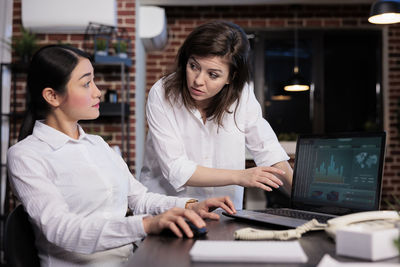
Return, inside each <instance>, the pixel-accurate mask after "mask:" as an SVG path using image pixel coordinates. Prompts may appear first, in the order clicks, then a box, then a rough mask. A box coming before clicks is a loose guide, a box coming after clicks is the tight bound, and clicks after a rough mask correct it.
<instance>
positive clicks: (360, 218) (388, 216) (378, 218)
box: [234, 210, 400, 240]
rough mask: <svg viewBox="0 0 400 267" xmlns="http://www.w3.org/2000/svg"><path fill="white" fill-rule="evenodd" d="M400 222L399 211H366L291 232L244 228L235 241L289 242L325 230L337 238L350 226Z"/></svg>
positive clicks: (306, 225) (314, 221) (382, 225)
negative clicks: (340, 231)
mask: <svg viewBox="0 0 400 267" xmlns="http://www.w3.org/2000/svg"><path fill="white" fill-rule="evenodd" d="M398 221H400V216H399V213H398V212H397V211H390V210H384V211H365V212H358V213H353V214H348V215H344V216H340V217H337V218H334V219H330V220H328V221H327V223H326V224H323V223H319V222H318V221H317V220H316V219H312V220H311V221H309V222H307V223H305V224H303V225H301V226H299V227H297V228H295V229H289V230H277V231H274V230H259V229H254V228H243V229H239V230H237V231H235V233H234V237H235V239H242V240H261V239H276V240H288V239H293V238H300V237H301V235H302V234H304V233H306V232H308V231H315V230H325V232H326V233H327V234H328V235H329V236H331V237H332V238H335V233H336V231H337V230H338V229H340V228H342V227H344V226H347V225H350V224H357V223H361V224H363V223H364V224H368V223H371V222H375V223H376V225H379V227H392V228H393V227H394V224H395V223H396V222H398Z"/></svg>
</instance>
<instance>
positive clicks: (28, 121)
mask: <svg viewBox="0 0 400 267" xmlns="http://www.w3.org/2000/svg"><path fill="white" fill-rule="evenodd" d="M37 119H38V118H37V116H36V113H35V112H34V110H33V109H32V108H31V107H29V108H28V109H27V110H26V112H25V116H24V120H23V122H22V124H21V128H20V129H19V134H18V142H19V141H21V140H23V139H25V137H27V136H28V135H31V134H32V132H33V126H35V121H36V120H37Z"/></svg>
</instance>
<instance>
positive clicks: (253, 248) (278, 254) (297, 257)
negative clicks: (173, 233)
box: [189, 240, 307, 263]
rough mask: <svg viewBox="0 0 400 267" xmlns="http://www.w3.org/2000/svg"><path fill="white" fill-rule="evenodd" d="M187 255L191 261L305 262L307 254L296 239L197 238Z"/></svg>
mask: <svg viewBox="0 0 400 267" xmlns="http://www.w3.org/2000/svg"><path fill="white" fill-rule="evenodd" d="M189 255H190V257H191V259H192V261H201V262H285V263H304V262H307V255H306V254H305V253H304V250H303V248H302V247H301V245H300V243H299V241H297V240H296V241H214V240H198V241H196V243H195V244H194V245H193V247H192V249H191V250H190V252H189Z"/></svg>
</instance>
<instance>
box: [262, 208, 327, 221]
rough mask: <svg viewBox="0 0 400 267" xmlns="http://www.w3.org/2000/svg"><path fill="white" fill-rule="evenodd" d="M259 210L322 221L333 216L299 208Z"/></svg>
mask: <svg viewBox="0 0 400 267" xmlns="http://www.w3.org/2000/svg"><path fill="white" fill-rule="evenodd" d="M259 212H263V213H268V214H273V215H279V216H284V217H290V218H297V219H302V220H307V221H309V220H312V219H316V220H317V221H318V222H320V223H326V222H327V221H328V220H330V219H332V218H333V217H332V216H324V215H318V214H312V213H307V212H302V211H299V210H290V209H266V210H260V211H259Z"/></svg>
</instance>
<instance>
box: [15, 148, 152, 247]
mask: <svg viewBox="0 0 400 267" xmlns="http://www.w3.org/2000/svg"><path fill="white" fill-rule="evenodd" d="M7 159H8V170H9V174H10V178H11V179H10V182H11V186H12V188H13V190H14V193H15V194H16V196H17V197H18V199H19V200H20V201H21V202H22V204H23V205H24V207H25V209H26V211H27V213H28V214H29V217H30V220H31V222H32V223H33V225H34V227H36V228H38V229H39V231H40V232H41V233H42V234H43V235H44V236H45V237H46V238H47V240H48V241H49V242H51V243H53V244H55V245H57V246H59V247H62V248H64V249H65V250H67V251H72V252H77V253H84V254H90V253H94V252H98V251H104V250H107V249H111V248H116V247H119V246H123V245H126V244H129V243H131V242H134V241H136V240H139V239H142V238H143V237H145V236H146V233H145V232H144V229H143V223H142V216H130V217H123V218H111V219H105V218H102V217H99V216H95V215H92V216H91V215H89V216H81V215H78V214H75V213H72V212H70V210H69V208H68V205H67V204H66V202H65V201H64V199H63V196H62V195H61V193H60V191H59V190H58V189H57V187H56V186H55V185H54V184H53V182H52V181H51V179H50V177H49V171H48V170H49V169H48V167H47V166H46V164H45V163H44V162H43V160H41V157H40V156H39V155H38V154H37V153H35V152H34V151H32V150H28V149H26V148H21V149H17V148H14V147H12V148H10V149H9V151H8V154H7Z"/></svg>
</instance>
